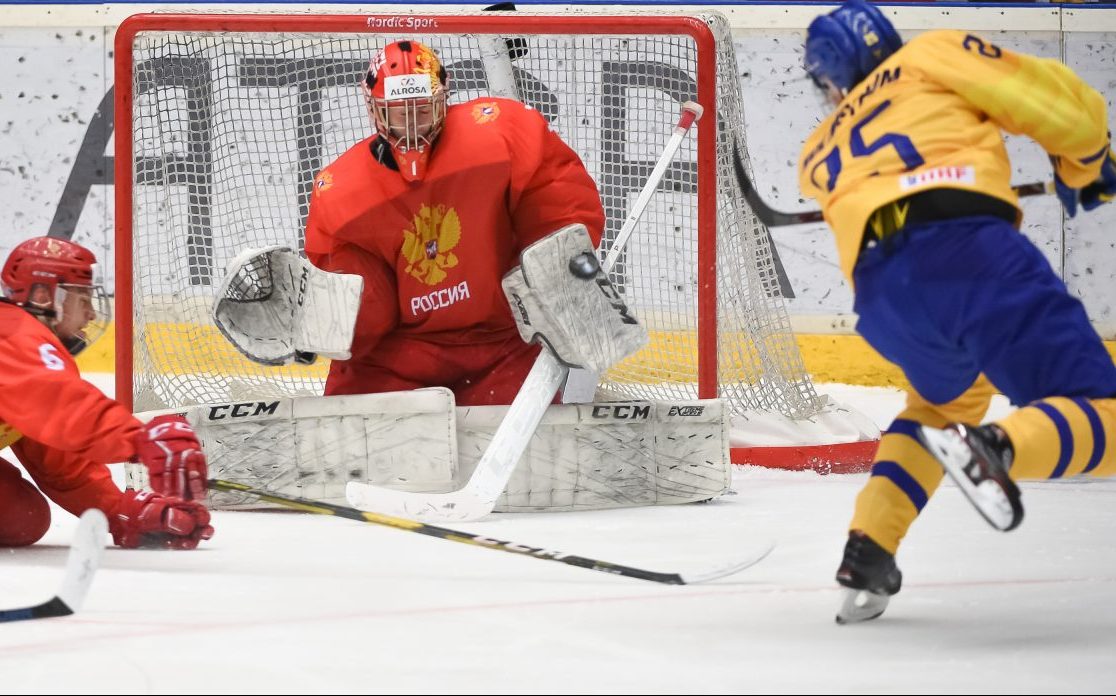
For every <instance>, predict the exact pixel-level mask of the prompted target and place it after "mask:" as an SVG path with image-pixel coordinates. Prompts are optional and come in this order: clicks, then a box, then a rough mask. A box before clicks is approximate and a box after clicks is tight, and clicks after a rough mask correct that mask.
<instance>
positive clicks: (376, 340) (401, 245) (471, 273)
mask: <svg viewBox="0 0 1116 696" xmlns="http://www.w3.org/2000/svg"><path fill="white" fill-rule="evenodd" d="M377 144H378V141H377V140H376V139H375V138H369V139H367V140H364V141H362V142H360V143H358V144H357V145H355V146H354V147H352V148H350V149H349V150H348V151H347V152H346V153H345V154H343V155H342V156H341V157H339V158H338V159H337V160H336V161H335V162H333V163H332V164H331V165H329V166H328V167H326V168H325V169H324V170H322V171H321V173H319V175H318V176H317V178H316V179H315V181H314V191H313V194H312V198H311V205H310V216H309V219H308V222H307V229H306V255H307V257H308V258H309V259H310V261H311V262H312V263H314V264H315V265H316V266H318V267H320V268H322V269H324V270H328V271H335V272H342V273H356V274H359V275H361V276H363V277H364V281H365V285H364V294H363V297H362V301H361V309H360V312H359V316H358V319H357V326H356V333H355V338H354V341H353V350H352V352H353V358H352V360H353V361H360V360H369V361H371V362H376V363H378V364H380V365H385V364H391V363H392V362H393V361H406V360H408V356H407V355H398V356H394V357H393V356H390V355H386V354H385V355H379V354H377V353H376V351H377V348H378V346H379V345H380V342H381V340H382V339H383V338H384V336H386V335H388V334H392V335H393V336H397V337H401V338H407V339H417V340H421V341H424V342H427V341H428V342H430V343H432V344H436V345H445V346H446V349H447V350H459V349H460V348H461V347H467V346H470V345H471V346H476V347H477V348H481V346H492V345H493V344H497V343H507V341H508V340H509V339H512V338H514V337H516V336H517V335H518V333H517V331H516V328H515V323H514V320H513V319H512V315H511V311H510V309H509V307H508V303H507V300H506V299H505V297H504V294H503V291H502V289H501V288H500V280H501V278H502V277H503V276H504V274H506V273H507V272H508V271H509V270H511V269H512V268H514V267H515V266H516V265H517V264H518V262H519V261H518V257H519V253H520V252H521V251H522V250H523V248H524V247H526V246H527V245H529V244H531V243H532V242H535V241H537V240H538V239H540V238H542V237H544V236H546V235H548V234H550V233H551V232H554V231H556V230H558V229H559V228H561V227H563V226H564V225H567V224H570V223H575V222H580V223H582V224H584V225H585V226H586V227H587V228H588V229H589V233H590V235H591V236H592V238H593V241H594V243H595V244H599V243H600V238H601V234H602V232H603V228H604V212H603V209H602V207H601V201H600V196H599V194H598V193H597V188H596V185H595V184H594V182H593V180H592V178H591V177H590V176H589V174H588V173H587V172H586V171H585V167H584V166H583V164H582V163H581V160H580V159H579V158H578V156H577V154H576V153H575V152H574V151H573V150H571V149H570V148H569V146H567V145H566V144H565V143H564V142H562V140H561V138H559V136H558V135H557V134H555V133H553V132H552V131H551V130H550V129H549V126H548V124H547V123H546V121H545V120H544V119H543V118H542V116H541V115H540V114H538V113H537V112H536V111H534V110H533V109H531V108H529V107H526V106H524V105H522V104H520V103H519V102H516V101H513V100H508V99H497V98H485V99H478V100H473V101H470V102H467V103H465V104H460V105H456V106H453V107H451V108H449V109H448V110H447V113H446V120H445V126H444V129H443V130H442V133H441V135H440V136H439V137H438V140H437V142H436V143H435V145H434V148H433V151H432V152H431V156H430V160H429V162H428V169H427V173H426V176H425V178H424V179H423V180H421V181H417V182H413V183H408V182H406V181H404V180H403V177H402V176H401V175H400V174H399V173H398V172H397V171H394V170H393V169H392V168H390V167H389V166H388V165H387V164H385V163H382V162H381V161H380V160H379V159H378V158H377V155H376V154H375V150H376V148H377ZM389 158H390V156H389ZM387 350H389V348H388V347H385V348H384V351H385V353H386V351H387ZM432 381H434V382H436V380H432ZM327 391H328V386H327ZM370 391H375V389H370Z"/></svg>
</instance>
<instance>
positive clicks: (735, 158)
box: [732, 143, 1054, 227]
mask: <svg viewBox="0 0 1116 696" xmlns="http://www.w3.org/2000/svg"><path fill="white" fill-rule="evenodd" d="M732 168H733V171H735V172H736V181H737V183H738V184H739V185H740V191H741V192H742V193H743V194H744V200H745V201H747V202H748V205H749V206H750V207H751V208H752V210H753V211H754V212H755V214H756V217H758V218H759V220H760V222H762V223H763V224H764V225H765V226H767V227H786V226H787V225H807V224H812V223H818V222H824V221H825V218H824V217H823V216H822V211H820V210H802V211H799V212H797V213H788V212H784V211H782V210H775V209H773V208H771V207H770V206H769V205H767V203H766V202H765V201H764V200H763V198H762V197H761V196H760V195H759V192H758V191H756V187H755V186H753V185H752V180H751V179H750V178H748V172H747V171H745V169H744V162H743V161H742V160H741V159H740V149H739V147H738V146H737V145H736V143H733V146H732ZM1012 189H1013V190H1014V191H1015V193H1016V194H1017V195H1019V196H1041V195H1043V194H1046V193H1054V182H1053V181H1037V182H1034V183H1030V184H1020V185H1019V186H1013V187H1012Z"/></svg>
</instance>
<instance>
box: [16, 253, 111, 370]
mask: <svg viewBox="0 0 1116 696" xmlns="http://www.w3.org/2000/svg"><path fill="white" fill-rule="evenodd" d="M96 263H97V258H96V257H95V256H94V255H93V252H91V251H89V250H88V249H86V248H85V247H83V246H81V245H80V244H75V243H74V242H71V241H68V240H65V239H55V238H53V237H34V238H32V239H28V240H27V241H25V242H23V243H21V244H19V245H18V246H17V247H16V248H15V249H13V250H12V253H11V255H10V256H8V261H7V263H5V264H4V269H3V271H2V272H0V281H2V282H3V290H4V296H5V297H7V298H8V299H9V300H11V301H12V302H14V303H16V304H18V305H19V306H21V307H23V308H24V309H25V310H27V311H28V312H30V313H31V314H33V315H35V316H36V317H38V318H39V320H40V321H42V322H43V323H44V324H46V325H47V326H48V327H49V328H50V330H51V331H53V332H54V334H55V335H56V336H58V339H59V340H60V341H62V345H64V346H65V347H66V350H68V351H69V352H70V354H71V355H77V354H78V353H80V352H81V351H82V350H84V349H85V348H86V347H87V346H88V345H89V344H91V343H93V342H94V341H96V340H97V339H98V338H100V337H101V335H102V334H104V333H105V330H106V329H107V328H108V323H109V320H110V319H111V318H112V310H111V308H110V306H109V302H108V297H107V296H106V295H105V292H104V289H103V288H102V287H101V286H100V285H99V284H97V283H96V282H94V266H95V265H96Z"/></svg>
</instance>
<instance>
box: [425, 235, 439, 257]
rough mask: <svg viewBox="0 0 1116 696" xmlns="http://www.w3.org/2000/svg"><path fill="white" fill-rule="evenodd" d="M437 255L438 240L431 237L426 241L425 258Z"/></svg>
mask: <svg viewBox="0 0 1116 696" xmlns="http://www.w3.org/2000/svg"><path fill="white" fill-rule="evenodd" d="M437 255H438V240H437V239H431V240H430V241H429V242H427V243H426V258H428V259H433V258H434V257H436V256H437Z"/></svg>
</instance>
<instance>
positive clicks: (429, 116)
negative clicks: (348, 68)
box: [361, 41, 448, 181]
mask: <svg viewBox="0 0 1116 696" xmlns="http://www.w3.org/2000/svg"><path fill="white" fill-rule="evenodd" d="M446 84H447V82H446V69H445V68H443V67H442V61H440V60H439V59H438V54H436V53H434V51H433V50H431V49H430V48H429V47H427V46H425V45H423V44H421V43H419V42H417V41H396V42H395V43H390V44H388V45H387V46H384V48H383V50H381V51H380V52H378V53H377V54H376V55H375V56H373V57H372V61H371V62H370V63H369V64H368V74H367V75H366V76H365V78H364V82H363V83H362V84H361V87H362V88H363V89H364V99H365V102H366V103H367V104H368V115H369V117H370V118H371V119H372V125H373V127H374V128H375V129H376V132H377V133H379V134H380V137H382V138H383V139H384V140H386V141H387V143H388V145H390V146H391V149H392V152H393V154H394V155H395V162H396V164H397V165H399V172H400V173H401V174H402V175H403V178H404V179H406V180H407V181H417V180H419V179H421V178H422V177H423V175H424V174H425V173H426V161H427V159H428V158H429V157H430V148H431V147H433V145H434V140H435V139H436V138H437V137H438V134H439V133H440V132H441V131H442V124H443V123H444V122H445V119H446V97H447V96H448V91H447V89H446Z"/></svg>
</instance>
